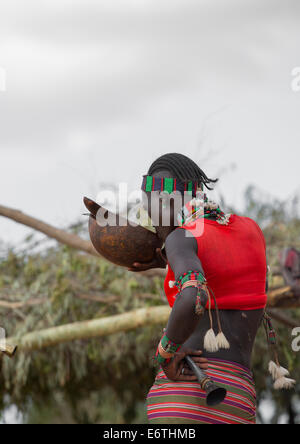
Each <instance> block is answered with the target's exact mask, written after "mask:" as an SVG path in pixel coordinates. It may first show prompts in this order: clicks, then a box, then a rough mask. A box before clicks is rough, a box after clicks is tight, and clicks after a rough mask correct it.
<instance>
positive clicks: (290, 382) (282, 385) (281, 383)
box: [274, 376, 296, 390]
mask: <svg viewBox="0 0 300 444" xmlns="http://www.w3.org/2000/svg"><path fill="white" fill-rule="evenodd" d="M295 384H296V381H295V380H294V379H289V378H285V377H284V376H282V377H281V378H278V379H276V381H275V382H274V389H275V390H280V389H286V390H288V389H291V388H293V387H294V385H295Z"/></svg>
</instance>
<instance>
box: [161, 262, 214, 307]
mask: <svg viewBox="0 0 300 444" xmlns="http://www.w3.org/2000/svg"><path fill="white" fill-rule="evenodd" d="M169 285H170V286H175V287H177V288H178V290H179V291H182V290H184V289H185V288H187V287H197V288H198V291H197V299H196V308H195V312H196V313H197V314H199V315H202V314H203V313H204V310H205V306H206V303H207V300H208V296H207V288H206V279H205V277H204V276H203V274H202V273H201V272H200V271H193V270H190V271H187V272H186V273H183V274H182V275H181V276H179V278H178V280H177V281H175V282H172V281H170V282H169Z"/></svg>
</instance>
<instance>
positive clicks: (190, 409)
mask: <svg viewBox="0 0 300 444" xmlns="http://www.w3.org/2000/svg"><path fill="white" fill-rule="evenodd" d="M206 373H207V375H208V376H210V377H211V379H213V381H214V382H216V383H217V384H218V385H220V386H222V387H224V388H226V390H227V396H226V398H225V400H224V401H223V402H222V403H221V404H219V405H217V406H215V407H208V406H207V405H206V402H205V397H206V396H205V392H204V391H203V390H201V388H200V385H199V383H198V381H195V382H194V381H193V382H185V381H178V382H177V381H171V380H169V379H168V378H167V377H166V375H165V373H164V372H163V370H162V369H161V368H160V370H159V372H158V373H157V376H156V378H155V381H154V384H153V386H152V387H151V389H150V390H149V392H148V395H147V415H148V420H149V422H150V423H152V424H255V422H256V421H255V416H256V393H255V387H254V381H253V377H252V373H251V372H250V370H249V369H247V368H246V367H243V366H242V365H240V364H237V363H234V362H229V361H224V360H221V359H209V364H208V370H206Z"/></svg>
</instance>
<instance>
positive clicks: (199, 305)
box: [169, 270, 230, 353]
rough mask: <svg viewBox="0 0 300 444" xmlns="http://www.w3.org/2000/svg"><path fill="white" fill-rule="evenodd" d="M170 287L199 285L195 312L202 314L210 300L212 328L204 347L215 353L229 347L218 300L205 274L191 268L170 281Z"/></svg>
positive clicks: (209, 312) (182, 288) (206, 336)
mask: <svg viewBox="0 0 300 444" xmlns="http://www.w3.org/2000/svg"><path fill="white" fill-rule="evenodd" d="M169 286H170V287H173V286H175V287H177V288H178V290H179V291H182V290H184V289H185V288H187V287H197V288H198V291H197V299H196V307H195V312H196V314H198V315H202V314H203V313H204V311H205V309H206V305H207V302H208V315H209V320H210V329H209V330H208V331H207V332H206V334H205V336H204V344H203V347H204V349H205V350H206V351H208V352H211V353H215V352H217V351H219V350H220V349H222V348H223V349H228V348H229V347H230V344H229V342H228V340H227V339H226V336H225V335H224V333H223V331H222V327H221V320H220V316H219V310H218V305H217V300H216V297H215V295H214V292H213V291H212V289H211V288H210V287H209V286H208V283H207V281H206V279H205V276H204V275H203V274H202V273H201V272H200V271H195V270H189V271H187V272H186V273H183V274H182V275H181V276H179V278H178V279H177V281H175V282H172V281H170V282H169ZM211 298H213V300H214V303H215V310H216V318H217V323H218V334H217V335H216V334H215V331H214V326H213V317H212V314H211Z"/></svg>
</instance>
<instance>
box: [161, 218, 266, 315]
mask: <svg viewBox="0 0 300 444" xmlns="http://www.w3.org/2000/svg"><path fill="white" fill-rule="evenodd" d="M177 229H185V230H188V231H189V233H190V234H191V235H193V236H194V237H195V239H196V240H197V244H198V257H199V259H200V261H201V264H202V266H203V270H204V273H205V277H206V279H207V283H208V285H209V286H210V287H211V289H212V290H213V292H214V293H215V296H216V299H217V304H218V308H219V309H223V310H256V309H259V308H264V307H265V305H266V302H267V295H266V292H265V289H266V273H267V264H266V251H265V250H266V242H265V238H264V235H263V232H262V231H261V229H260V227H259V225H258V224H257V223H256V222H255V221H254V220H252V219H250V218H249V217H243V216H237V215H236V214H234V215H232V216H231V217H230V221H229V223H228V225H220V224H219V223H218V222H216V221H214V220H211V219H203V218H199V219H196V221H194V222H190V223H189V224H187V225H184V226H182V227H179V228H177ZM190 234H189V235H190ZM170 280H171V281H174V280H175V277H174V273H173V270H172V269H171V267H170V266H168V272H167V275H166V278H165V282H164V290H165V294H166V296H167V299H168V301H169V304H170V306H171V307H172V306H173V304H174V302H175V299H176V296H177V294H178V289H177V288H176V287H174V288H170V287H169V281H170ZM212 308H214V301H213V298H212Z"/></svg>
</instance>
